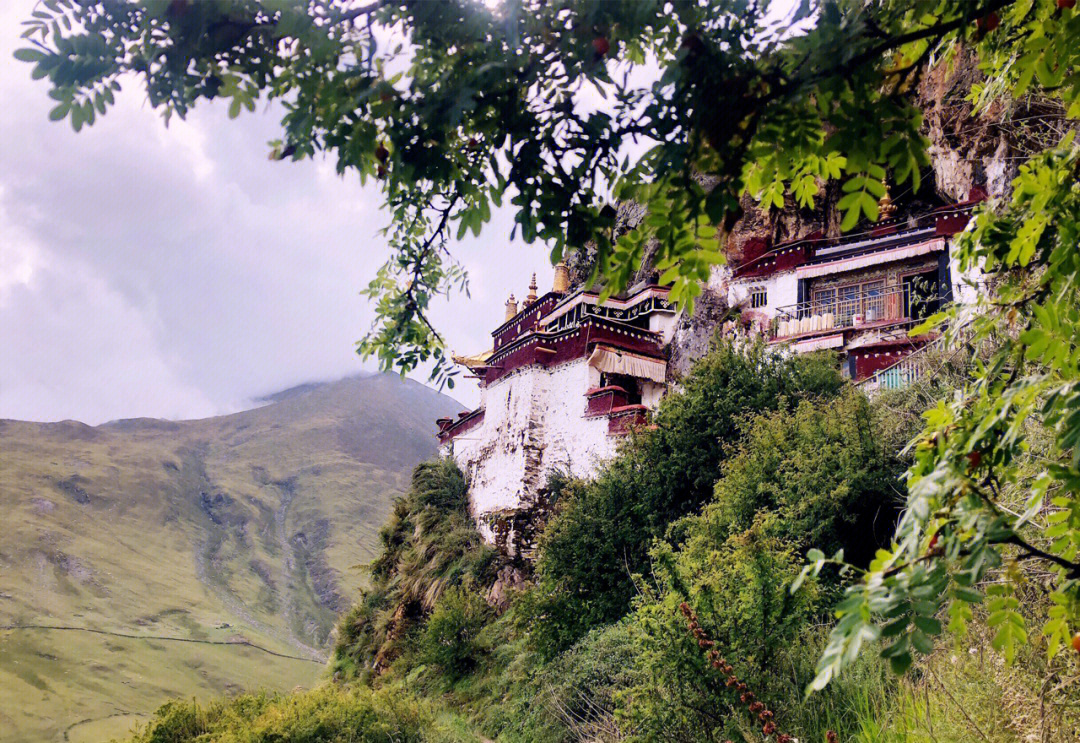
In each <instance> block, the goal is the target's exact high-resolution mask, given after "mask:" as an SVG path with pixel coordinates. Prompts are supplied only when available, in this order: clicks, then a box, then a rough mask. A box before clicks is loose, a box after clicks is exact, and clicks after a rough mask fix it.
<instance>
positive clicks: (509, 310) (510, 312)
mask: <svg viewBox="0 0 1080 743" xmlns="http://www.w3.org/2000/svg"><path fill="white" fill-rule="evenodd" d="M517 312H518V310H517V300H516V299H514V295H513V294H511V295H510V299H508V300H506V317H505V318H504V319H503V322H510V321H511V320H513V319H514V315H516V314H517Z"/></svg>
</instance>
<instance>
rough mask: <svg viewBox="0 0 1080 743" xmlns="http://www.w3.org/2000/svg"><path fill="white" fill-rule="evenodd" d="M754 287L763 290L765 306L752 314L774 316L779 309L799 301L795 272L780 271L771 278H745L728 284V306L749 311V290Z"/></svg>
mask: <svg viewBox="0 0 1080 743" xmlns="http://www.w3.org/2000/svg"><path fill="white" fill-rule="evenodd" d="M756 287H763V288H764V289H765V299H766V304H765V306H764V307H755V308H754V309H753V311H754V312H761V313H762V314H764V315H766V316H767V317H773V316H775V315H776V311H777V310H778V309H779V308H781V307H790V306H791V305H793V304H795V303H797V302H798V301H799V280H798V279H797V278H796V277H795V271H794V270H791V271H780V272H778V273H774V274H772V275H771V276H760V277H757V276H755V277H747V278H745V279H738V280H732V281H730V282H729V283H728V304H729V305H730V306H732V307H734V306H736V305H740V304H741V305H742V306H743V307H744V308H745V309H747V310H749V309H750V290H751V289H753V288H756Z"/></svg>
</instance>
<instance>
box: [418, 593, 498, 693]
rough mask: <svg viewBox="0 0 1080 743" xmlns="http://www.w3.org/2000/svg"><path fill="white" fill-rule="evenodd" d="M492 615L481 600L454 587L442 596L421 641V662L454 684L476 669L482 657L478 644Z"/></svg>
mask: <svg viewBox="0 0 1080 743" xmlns="http://www.w3.org/2000/svg"><path fill="white" fill-rule="evenodd" d="M493 614H494V613H493V611H492V610H491V607H489V606H488V605H487V602H486V601H484V599H483V597H481V596H480V595H479V594H477V593H476V592H475V591H474V590H470V589H469V588H465V587H461V586H454V587H453V588H450V589H448V590H446V591H444V592H443V594H442V596H441V597H440V598H439V601H438V603H436V604H435V610H434V611H433V612H432V613H431V616H430V617H428V620H427V623H426V624H425V625H424V631H423V634H422V635H421V637H420V642H419V645H420V658H421V659H422V660H423V662H425V663H428V664H429V665H432V666H434V667H435V668H437V669H438V670H439V671H440V672H441V673H442V675H443V676H444V677H445V678H446V679H447V680H449V681H455V680H457V679H459V678H461V677H462V676H464V675H465V674H467V673H468V672H469V671H471V670H472V669H473V668H475V667H476V665H477V663H479V661H480V659H481V658H482V656H483V654H484V653H483V648H481V647H480V644H479V643H478V642H477V639H478V635H479V634H480V632H481V630H483V628H484V626H485V625H486V624H487V623H488V622H490V621H491V619H492V618H493Z"/></svg>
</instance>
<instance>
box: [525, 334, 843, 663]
mask: <svg viewBox="0 0 1080 743" xmlns="http://www.w3.org/2000/svg"><path fill="white" fill-rule="evenodd" d="M842 384H843V381H842V379H841V378H840V374H839V372H838V371H837V370H836V364H835V359H834V358H833V357H831V356H828V355H809V356H795V357H791V358H783V357H780V356H778V355H777V354H773V353H771V352H769V351H768V349H767V348H766V347H765V346H764V345H763V344H753V345H743V346H738V345H736V344H735V343H732V342H730V341H723V342H720V343H718V344H717V345H716V347H715V348H714V349H713V350H712V351H710V352H709V354H707V355H706V356H705V357H704V358H702V359H701V360H700V361H699V362H698V363H697V364H696V365H695V366H694V368H693V369H692V371H691V372H690V374H689V375H688V376H687V377H686V378H685V379H684V380H683V381H682V384H681V389H680V390H679V391H678V392H675V393H672V394H669V395H668V396H667V397H665V398H664V400H663V402H662V403H661V404H660V407H659V409H658V410H657V412H656V415H655V419H654V422H655V427H654V428H652V429H651V430H647V431H641V432H639V433H638V434H636V435H635V437H634V438H633V439H632V440H631V441H630V442H629V443H628V444H627V445H626V446H625V447H624V448H623V449H622V450H621V451H620V452H619V454H618V456H617V457H616V458H615V459H614V460H613V461H611V462H610V463H608V464H607V465H605V467H604V468H603V469H602V470H601V472H600V473H599V475H598V476H597V478H596V480H595V482H591V483H587V484H583V485H582V484H579V485H577V486H575V487H574V488H572V489H571V492H570V493H569V494H564V495H563V497H562V498H563V499H562V502H563V506H562V508H561V510H560V512H559V513H558V514H557V515H556V517H555V518H554V519H553V520H552V521H551V523H550V524H549V525H548V526H547V528H546V529H545V531H544V534H543V536H542V538H541V541H540V556H539V559H538V563H537V572H538V585H537V588H536V591H535V592H534V593H533V595H532V596H531V597H530V601H534V602H536V603H535V605H534V606H532V611H533V612H534V614H535V615H536V616H537V617H538V618H542V621H540V622H537V623H536V625H535V627H534V639H535V640H536V642H537V643H538V645H539V646H540V647H541V648H543V649H544V650H545V652H547V653H552V652H555V651H556V650H562V649H564V648H566V647H567V646H569V645H570V644H572V643H573V642H574V641H575V640H576V639H577V638H579V637H580V636H582V635H583V634H584V633H585V632H587V631H588V630H589V629H591V628H593V627H596V626H598V625H600V624H605V623H608V622H611V621H614V620H615V619H618V618H619V617H621V616H622V615H623V614H625V613H626V612H627V610H628V609H629V608H630V602H631V599H632V598H633V596H634V595H635V593H636V591H635V589H634V584H633V579H632V575H633V574H634V573H644V572H646V571H647V569H648V565H649V558H648V550H649V546H650V543H651V542H652V540H653V539H656V538H658V537H662V536H664V534H665V532H666V530H667V528H668V525H669V524H671V522H673V521H675V520H676V519H678V518H680V517H682V516H686V515H688V514H691V513H695V512H697V510H698V509H700V508H701V506H702V505H703V504H705V503H706V502H707V501H708V500H709V499H710V498H711V496H712V493H713V486H714V484H715V483H716V480H717V478H718V477H719V476H720V463H721V461H722V459H723V457H724V455H725V452H726V450H727V448H728V447H730V446H732V445H733V444H734V443H735V441H736V440H737V438H738V437H739V435H740V432H741V430H742V425H743V423H744V419H745V417H746V416H748V415H752V414H756V413H760V412H762V411H767V410H775V409H776V408H778V407H783V406H791V405H795V404H797V403H798V402H799V401H800V400H802V399H814V398H818V397H824V396H829V395H833V394H835V393H836V392H837V391H838V390H839V389H840V388H841V385H842Z"/></svg>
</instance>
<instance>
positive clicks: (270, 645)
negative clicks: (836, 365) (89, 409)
mask: <svg viewBox="0 0 1080 743" xmlns="http://www.w3.org/2000/svg"><path fill="white" fill-rule="evenodd" d="M264 401H265V402H266V404H263V405H261V406H260V407H256V408H253V409H250V410H245V411H242V412H238V413H234V414H231V415H225V416H219V417H215V418H207V419H202V420H194V421H165V420H159V419H147V418H133V419H124V420H116V421H111V422H109V423H105V424H102V425H100V426H89V425H86V424H83V423H79V422H76V421H63V422H58V423H29V422H23V421H11V420H3V421H0V505H2V506H3V508H4V512H5V518H4V523H5V526H6V528H5V529H3V530H0V730H4V731H5V733H4V734H3V735H2V736H0V737H2V738H3V740H5V741H7V740H14V741H27V742H30V741H46V740H64V739H69V740H81V739H92V738H94V737H99V738H100V737H108V736H109V735H114V734H119V733H122V732H123V731H124V730H126V728H127V726H129V725H130V723H131V721H132V720H136V719H139V718H140V716H142V715H145V714H146V713H148V712H150V711H152V710H153V709H154V707H155V706H156V705H157V704H159V703H161V702H163V701H165V700H166V699H167V698H169V697H172V696H181V697H183V696H187V697H190V696H192V695H197V696H209V695H212V694H219V693H222V692H227V691H237V690H239V689H241V688H244V689H248V688H257V687H269V688H277V689H287V688H291V687H292V686H294V685H297V684H303V685H310V684H312V683H314V682H315V681H316V680H317V679H318V678H320V677H321V675H322V674H323V673H324V671H323V666H322V663H321V662H322V660H323V658H324V657H325V649H326V647H327V644H328V642H329V641H330V639H331V632H332V630H333V627H334V624H335V621H336V617H337V614H338V612H340V611H341V610H343V609H345V608H347V607H348V606H349V604H350V603H351V596H352V595H353V594H354V592H355V588H356V586H357V585H359V583H360V582H361V581H362V580H363V577H362V574H361V573H360V572H358V571H356V570H352V568H353V567H354V566H356V565H357V564H362V563H365V562H367V561H368V560H369V559H370V558H371V557H372V556H373V555H374V549H375V545H376V538H377V534H378V531H379V528H380V526H381V525H382V523H383V522H384V521H385V520H386V518H387V516H388V515H389V513H390V509H391V504H392V501H393V499H394V497H395V496H397V495H398V494H400V493H401V492H403V490H404V489H405V487H407V485H408V478H409V474H410V472H411V469H412V467H413V466H414V465H415V464H416V463H417V462H419V461H422V460H424V459H427V458H430V457H431V456H432V455H433V454H434V453H435V439H434V436H433V434H432V432H433V420H434V419H435V418H437V417H440V416H442V415H447V414H453V413H454V412H456V411H457V410H459V409H460V407H461V406H460V405H459V404H458V403H457V402H455V401H453V400H452V399H450V398H448V397H446V396H444V395H441V394H439V393H437V392H435V391H434V390H431V389H429V388H427V387H425V386H423V385H421V384H418V383H416V382H412V381H409V380H402V379H400V378H399V377H395V376H386V375H366V376H358V377H350V378H346V379H343V380H339V381H335V382H326V383H312V384H305V385H300V386H298V387H294V388H291V389H289V390H285V391H283V392H280V393H276V394H274V395H271V396H268V397H267V398H264ZM54 627H64V628H68V629H47V628H54ZM81 630H91V632H87V631H81ZM265 651H272V653H276V655H274V654H271V653H268V652H265ZM286 656H288V657H286ZM312 661H314V662H312ZM76 671H77V672H76ZM8 731H11V732H8ZM80 736H82V737H80Z"/></svg>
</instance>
